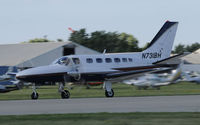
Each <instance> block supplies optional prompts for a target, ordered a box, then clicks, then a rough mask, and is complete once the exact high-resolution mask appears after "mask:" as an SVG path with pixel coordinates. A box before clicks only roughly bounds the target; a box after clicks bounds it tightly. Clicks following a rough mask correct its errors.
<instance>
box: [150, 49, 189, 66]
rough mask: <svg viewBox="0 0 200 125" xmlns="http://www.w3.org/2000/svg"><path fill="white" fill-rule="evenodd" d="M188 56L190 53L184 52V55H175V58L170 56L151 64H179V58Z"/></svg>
mask: <svg viewBox="0 0 200 125" xmlns="http://www.w3.org/2000/svg"><path fill="white" fill-rule="evenodd" d="M188 54H190V53H189V52H184V53H181V54H177V55H175V56H171V57H169V58H166V59H163V60H160V61H157V62H154V63H153V64H168V65H172V64H180V63H181V60H180V58H182V57H184V56H186V55H188Z"/></svg>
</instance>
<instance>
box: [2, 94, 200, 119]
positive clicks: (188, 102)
mask: <svg viewBox="0 0 200 125" xmlns="http://www.w3.org/2000/svg"><path fill="white" fill-rule="evenodd" d="M94 112H200V95H192V96H153V97H114V98H81V99H68V100H62V99H48V100H19V101H0V115H25V114H54V113H94Z"/></svg>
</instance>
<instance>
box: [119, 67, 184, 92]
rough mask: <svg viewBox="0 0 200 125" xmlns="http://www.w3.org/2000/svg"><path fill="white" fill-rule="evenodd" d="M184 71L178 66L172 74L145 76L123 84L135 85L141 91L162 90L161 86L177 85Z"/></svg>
mask: <svg viewBox="0 0 200 125" xmlns="http://www.w3.org/2000/svg"><path fill="white" fill-rule="evenodd" d="M181 74H182V70H181V64H179V65H178V67H177V68H176V69H173V70H171V73H170V74H166V73H163V74H151V73H150V74H145V75H144V76H141V77H138V78H136V79H131V80H125V81H123V83H125V84H129V85H134V86H136V87H137V88H138V89H139V90H141V89H144V90H146V89H147V88H156V89H157V90H160V87H161V86H167V85H170V84H174V83H177V82H178V81H179V78H180V77H181Z"/></svg>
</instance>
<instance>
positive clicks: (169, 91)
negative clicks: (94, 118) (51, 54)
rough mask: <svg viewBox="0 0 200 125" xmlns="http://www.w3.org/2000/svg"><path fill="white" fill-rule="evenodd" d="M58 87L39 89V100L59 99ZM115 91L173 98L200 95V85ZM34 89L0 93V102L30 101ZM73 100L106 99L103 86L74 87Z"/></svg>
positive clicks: (118, 94)
mask: <svg viewBox="0 0 200 125" xmlns="http://www.w3.org/2000/svg"><path fill="white" fill-rule="evenodd" d="M57 88H58V86H41V87H40V88H39V89H37V91H38V93H39V95H40V96H39V99H55V98H57V99H59V98H60V94H59V93H58V89H57ZM113 89H114V91H115V97H125V96H128V97H133V96H168V95H170V96H172V95H196V94H200V85H197V84H194V83H189V82H181V83H178V84H174V85H169V86H163V87H161V89H160V90H156V89H148V90H137V89H136V87H135V86H132V85H126V84H113ZM31 93H32V89H31V87H30V88H28V89H27V88H24V89H22V90H16V91H12V92H8V93H0V100H19V99H30V94H31ZM70 93H71V98H93V97H105V95H104V90H103V89H102V86H94V87H91V89H86V87H85V86H74V89H72V90H70Z"/></svg>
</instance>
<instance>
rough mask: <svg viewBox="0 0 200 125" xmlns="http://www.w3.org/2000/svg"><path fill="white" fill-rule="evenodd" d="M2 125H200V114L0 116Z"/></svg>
mask: <svg viewBox="0 0 200 125" xmlns="http://www.w3.org/2000/svg"><path fill="white" fill-rule="evenodd" d="M0 124H1V125H199V124H200V113H90V114H53V115H25V116H0Z"/></svg>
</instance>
